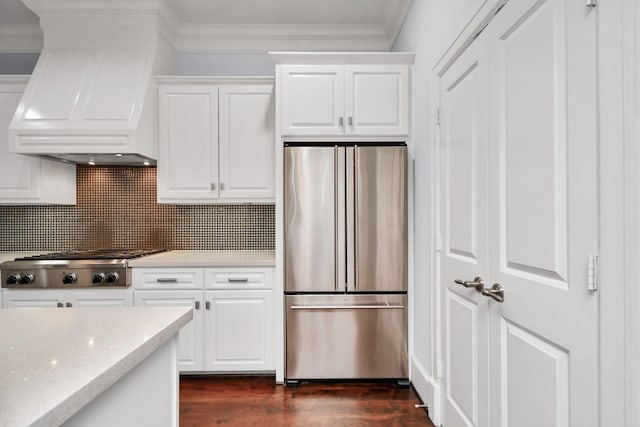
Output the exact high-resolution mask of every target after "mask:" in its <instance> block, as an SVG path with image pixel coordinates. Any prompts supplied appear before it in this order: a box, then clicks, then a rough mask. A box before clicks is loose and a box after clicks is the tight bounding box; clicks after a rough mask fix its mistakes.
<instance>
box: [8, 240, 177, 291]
mask: <svg viewBox="0 0 640 427" xmlns="http://www.w3.org/2000/svg"><path fill="white" fill-rule="evenodd" d="M163 251H166V249H144V250H131V249H98V250H88V251H69V252H53V253H48V254H43V255H35V256H30V257H24V258H16V259H15V260H13V261H7V262H4V263H2V264H0V271H1V280H2V282H1V283H2V287H3V288H10V289H56V288H58V289H59V288H68V289H76V288H94V287H101V288H122V287H127V286H131V269H130V268H129V267H128V262H129V260H131V259H134V258H139V257H142V256H146V255H151V254H154V253H158V252H163Z"/></svg>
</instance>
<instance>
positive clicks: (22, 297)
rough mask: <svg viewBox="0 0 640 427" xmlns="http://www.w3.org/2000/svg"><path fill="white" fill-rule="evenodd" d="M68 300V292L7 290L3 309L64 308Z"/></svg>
mask: <svg viewBox="0 0 640 427" xmlns="http://www.w3.org/2000/svg"><path fill="white" fill-rule="evenodd" d="M66 298H67V296H66V291H41V290H39V289H36V290H30V289H27V290H18V291H14V290H9V289H5V291H4V296H3V304H4V306H3V307H4V308H12V307H62V306H63V305H64V303H65V301H66ZM60 304H63V305H60Z"/></svg>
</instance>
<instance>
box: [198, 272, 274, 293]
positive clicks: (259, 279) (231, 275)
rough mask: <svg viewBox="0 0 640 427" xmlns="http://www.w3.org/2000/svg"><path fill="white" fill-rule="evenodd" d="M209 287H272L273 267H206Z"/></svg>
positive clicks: (206, 283) (206, 282)
mask: <svg viewBox="0 0 640 427" xmlns="http://www.w3.org/2000/svg"><path fill="white" fill-rule="evenodd" d="M205 288H207V289H271V288H273V269H271V268H246V267H243V268H225V269H217V268H216V269H206V270H205Z"/></svg>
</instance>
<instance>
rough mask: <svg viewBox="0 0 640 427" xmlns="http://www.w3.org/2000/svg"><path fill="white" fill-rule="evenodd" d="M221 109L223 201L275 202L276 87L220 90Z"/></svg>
mask: <svg viewBox="0 0 640 427" xmlns="http://www.w3.org/2000/svg"><path fill="white" fill-rule="evenodd" d="M219 105H220V122H219V125H220V129H219V151H218V153H219V156H220V170H219V178H220V192H219V194H220V198H222V199H254V200H269V199H273V198H274V189H275V183H274V180H275V172H274V162H275V153H274V148H275V141H274V127H275V123H274V121H275V119H274V117H273V105H274V99H273V85H250V86H228V87H221V88H220V99H219Z"/></svg>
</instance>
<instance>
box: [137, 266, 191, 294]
mask: <svg viewBox="0 0 640 427" xmlns="http://www.w3.org/2000/svg"><path fill="white" fill-rule="evenodd" d="M133 286H134V288H136V289H202V287H203V271H202V269H193V268H154V269H146V268H134V269H133Z"/></svg>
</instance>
